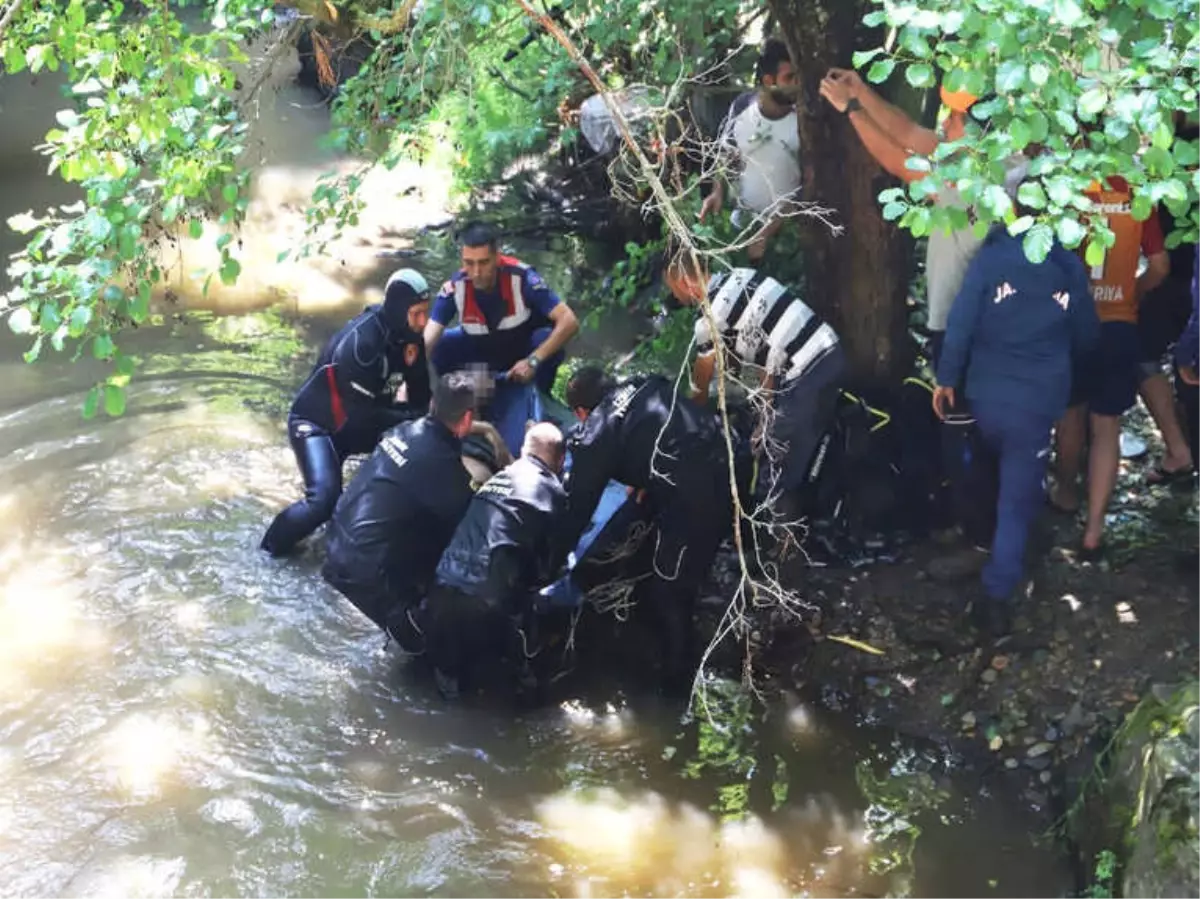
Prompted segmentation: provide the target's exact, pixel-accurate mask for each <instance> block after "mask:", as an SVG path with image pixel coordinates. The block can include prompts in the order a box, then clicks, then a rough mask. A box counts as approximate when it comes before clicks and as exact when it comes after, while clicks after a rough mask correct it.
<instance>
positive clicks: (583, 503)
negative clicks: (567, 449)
mask: <svg viewBox="0 0 1200 899" xmlns="http://www.w3.org/2000/svg"><path fill="white" fill-rule="evenodd" d="M607 461H608V460H607V459H605V458H604V454H603V452H602V450H601V448H600V447H597V446H595V445H591V446H582V447H578V448H574V449H572V452H571V475H570V478H569V479H568V481H567V512H566V516H565V519H564V523H563V528H562V542H561V543H560V544H559V552H560V553H561V554H562V556H563V557H564V558H565V557H566V555H567V554H568V553H570V552H571V551H572V550H573V549H574V548H575V545H576V544H577V543H578V542H579V538H580V537H582V536H583V532H584V531H586V530H587V527H588V524H589V523H590V522H591V520H592V513H594V512H595V511H596V505H597V504H598V503H599V502H600V497H601V496H603V495H604V488H605V487H606V486H608V482H609V466H608V465H607V464H606V463H607Z"/></svg>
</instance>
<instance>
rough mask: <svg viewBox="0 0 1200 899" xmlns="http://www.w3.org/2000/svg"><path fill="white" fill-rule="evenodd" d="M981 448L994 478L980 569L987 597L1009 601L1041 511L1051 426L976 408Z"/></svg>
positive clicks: (1020, 414)
mask: <svg viewBox="0 0 1200 899" xmlns="http://www.w3.org/2000/svg"><path fill="white" fill-rule="evenodd" d="M974 412H975V418H976V421H977V423H978V427H979V435H980V438H981V444H982V446H983V447H984V449H985V451H986V452H987V453H990V455H991V457H992V460H993V463H994V465H995V470H996V472H997V475H998V485H999V492H998V495H997V501H996V533H995V536H994V537H993V538H992V555H991V559H990V560H989V562H988V564H987V566H986V567H985V568H984V569H983V588H984V592H985V593H987V595H988V597H989V598H991V599H993V600H997V601H1001V602H1009V601H1012V600H1013V599H1014V598H1015V594H1016V591H1017V588H1018V587H1019V586H1020V584H1021V579H1022V577H1023V576H1024V573H1025V552H1026V548H1027V545H1028V543H1029V532H1030V528H1031V527H1032V525H1033V523H1034V521H1035V520H1036V518H1037V516H1038V515H1039V514H1040V513H1041V512H1042V511H1043V509H1044V506H1045V492H1044V481H1045V477H1046V464H1047V460H1048V459H1049V456H1050V431H1051V428H1052V427H1053V426H1054V422H1053V421H1048V420H1047V419H1046V418H1045V417H1044V416H1042V415H1038V414H1031V413H1029V412H1026V411H1024V410H1021V409H1014V408H1012V407H1009V406H1004V405H999V404H995V405H988V404H983V405H976V406H975V407H974Z"/></svg>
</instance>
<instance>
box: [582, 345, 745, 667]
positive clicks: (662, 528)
mask: <svg viewBox="0 0 1200 899" xmlns="http://www.w3.org/2000/svg"><path fill="white" fill-rule="evenodd" d="M566 398H567V405H568V406H570V407H571V410H572V411H573V412H574V413H575V416H576V417H577V418H578V419H579V420H580V421H581V422H582V424H581V425H580V426H579V428H578V432H577V434H576V435H575V437H574V438H573V439H572V440H571V443H570V449H571V473H570V477H569V478H568V480H567V493H568V498H569V505H570V508H569V515H568V520H567V524H566V525H565V526H564V527H563V539H564V540H565V543H566V545H567V546H574V545H575V543H576V541H578V539H579V537H580V535H581V534H582V533H583V532H584V530H585V529H586V528H587V525H588V522H589V520H590V519H591V516H592V513H593V512H594V511H595V508H596V504H597V502H598V501H599V499H600V496H601V494H602V493H603V492H604V488H605V485H606V484H607V483H608V482H609V480H614V481H618V482H620V483H622V484H625V485H627V486H628V487H631V488H633V489H634V490H638V491H642V492H644V494H645V500H644V501H646V502H648V503H649V504H650V510H651V513H652V514H653V516H654V520H655V523H656V525H657V528H658V535H657V544H656V546H655V552H654V572H653V576H652V577H651V578H649V579H648V580H647V581H645V582H644V583H643V587H644V589H642V590H639V601H641V600H645V601H646V602H649V603H650V605H651V608H652V609H653V612H654V614H655V615H657V616H658V617H659V619H660V624H661V626H662V631H661V636H662V639H663V643H664V646H663V648H664V651H665V652H664V662H665V666H666V678H667V685H668V687H670V688H686V684H687V683H688V682H689V679H690V677H691V674H692V670H691V668H690V665H691V664H692V663H693V662H694V661H695V653H694V651H693V650H694V647H693V638H694V627H693V622H692V618H693V612H694V610H695V604H696V593H697V591H698V590H699V588H700V584H701V581H702V580H703V578H704V576H705V575H706V574H707V572H708V570H709V567H710V566H711V565H712V561H713V557H714V555H715V554H716V551H717V548H718V547H719V546H720V544H721V541H722V540H723V539H724V538H725V536H726V535H727V534H729V533H730V531H731V523H732V521H731V515H732V512H731V499H730V485H729V474H728V471H729V468H728V462H727V458H726V451H725V444H724V441H723V439H722V437H721V433H720V430H719V429H718V427H717V422H716V419H715V417H714V416H712V415H711V414H710V413H708V412H707V411H705V410H703V409H701V408H700V407H699V406H697V405H695V404H693V403H691V402H690V401H689V400H688V398H687V397H684V396H678V395H677V394H676V392H675V385H674V384H673V383H672V382H671V381H670V380H668V379H667V378H664V377H661V376H659V375H653V376H650V377H642V378H634V379H631V380H629V381H625V382H623V383H621V384H614V383H613V382H612V381H611V380H610V379H609V378H608V377H607V376H606V375H605V374H604V372H603V371H602V370H600V369H599V368H595V367H586V368H582V369H580V370H579V371H578V372H576V373H575V375H574V376H573V377H572V378H571V380H570V381H569V382H568V384H567V397H566Z"/></svg>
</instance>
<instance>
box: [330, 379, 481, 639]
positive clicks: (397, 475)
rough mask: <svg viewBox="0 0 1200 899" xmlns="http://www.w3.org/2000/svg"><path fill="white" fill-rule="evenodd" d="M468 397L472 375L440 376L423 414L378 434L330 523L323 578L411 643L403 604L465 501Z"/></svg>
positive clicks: (425, 579)
mask: <svg viewBox="0 0 1200 899" xmlns="http://www.w3.org/2000/svg"><path fill="white" fill-rule="evenodd" d="M474 402H475V392H474V384H473V382H472V379H471V377H470V376H469V375H467V374H465V373H462V372H456V373H453V374H450V375H443V376H442V377H441V378H439V379H438V381H437V383H436V385H435V387H434V397H433V403H432V406H431V408H430V411H429V414H428V415H426V416H424V417H422V418H419V419H416V420H414V421H410V422H405V423H403V424H400V425H397V426H396V427H395V428H393V429H392V430H390V431H388V432H387V433H386V434H384V436H383V439H382V440H381V441H380V442H379V446H378V447H377V448H376V449H375V452H374V453H372V455H371V457H370V458H369V459H368V460H367V461H366V462H364V463H363V466H362V468H361V469H360V470H359V472H358V474H357V475H356V476H355V478H354V480H353V481H352V482H351V484H350V485H349V487H348V488H347V489H346V492H345V493H343V494H342V496H341V498H340V499H339V500H338V503H337V507H336V509H335V510H334V513H333V518H332V520H331V521H330V523H329V538H328V541H327V545H328V553H327V557H326V561H325V565H324V567H323V568H322V575H323V576H324V578H325V580H326V581H328V582H329V584H331V585H332V586H333V587H334V588H335V589H337V590H338V591H339V592H340V593H342V595H344V596H345V597H346V598H347V599H349V600H350V601H351V602H352V603H353V604H354V605H355V606H357V607H358V608H359V610H360V611H362V612H363V614H365V615H366V616H367V617H368V618H370V619H371V620H372V621H374V622H375V623H376V624H378V625H379V626H380V627H382V628H385V629H386V630H387V631H388V632H389V633H390V634H392V636H394V637H395V638H396V639H397V640H398V641H400V643H401V645H402V646H403V647H404V648H405V649H406V650H409V651H419V649H420V646H419V645H414V643H419V634H416V633H414V632H412V631H411V630H410V629H409V628H408V624H409V623H410V620H409V618H408V616H407V612H408V610H409V608H410V607H411V606H412V605H413V604H415V603H417V602H419V601H420V600H421V598H422V597H423V596H424V594H425V590H426V588H427V587H428V585H429V584H430V582H431V581H432V578H433V573H434V568H435V566H436V565H437V560H438V558H439V557H440V556H441V553H442V550H443V549H445V547H446V544H447V542H449V540H450V536H451V535H452V534H453V533H454V529H455V527H456V526H457V525H458V523H459V521H460V520H461V519H462V516H463V513H464V512H465V511H466V508H467V505H468V503H470V501H471V496H472V493H471V487H470V483H469V479H468V475H467V470H466V469H465V468H464V467H463V464H462V458H461V454H462V445H461V441H462V437H463V435H464V434H466V433H467V432H468V431H469V430H470V429H471V425H472V422H473V417H474Z"/></svg>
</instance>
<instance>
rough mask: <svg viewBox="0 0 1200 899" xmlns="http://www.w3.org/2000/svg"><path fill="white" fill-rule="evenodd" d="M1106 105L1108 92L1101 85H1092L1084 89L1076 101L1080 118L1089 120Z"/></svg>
mask: <svg viewBox="0 0 1200 899" xmlns="http://www.w3.org/2000/svg"><path fill="white" fill-rule="evenodd" d="M1107 105H1108V92H1107V91H1106V90H1105V89H1104V88H1102V87H1093V88H1092V89H1091V90H1088V91H1084V92H1083V93H1082V94H1081V95H1080V97H1079V100H1078V101H1077V103H1076V107H1075V108H1076V109H1077V110H1078V111H1079V117H1080V118H1081V119H1087V120H1089V121H1090V120H1091V119H1093V118H1095V116H1096V115H1097V114H1098V113H1100V112H1102V111H1103V110H1104V107H1105V106H1107Z"/></svg>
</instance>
